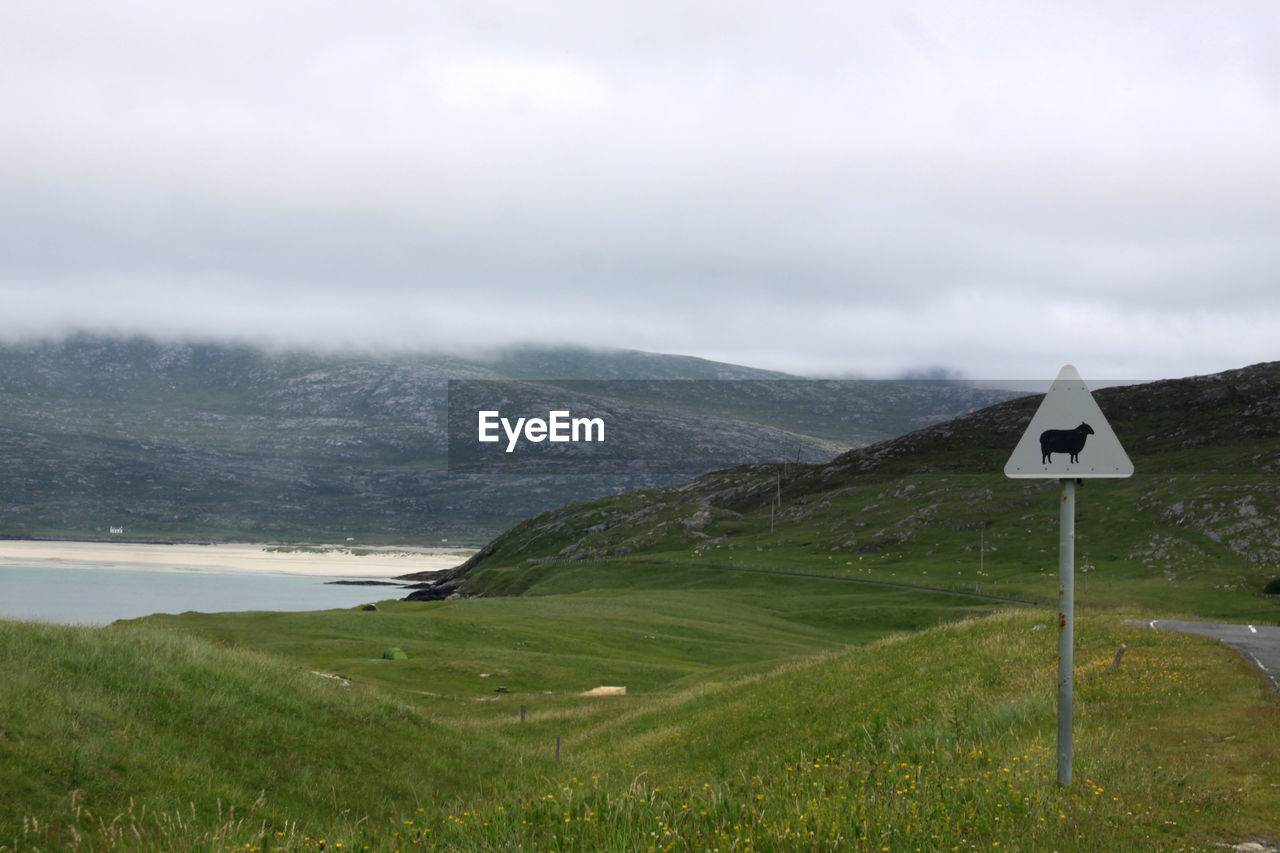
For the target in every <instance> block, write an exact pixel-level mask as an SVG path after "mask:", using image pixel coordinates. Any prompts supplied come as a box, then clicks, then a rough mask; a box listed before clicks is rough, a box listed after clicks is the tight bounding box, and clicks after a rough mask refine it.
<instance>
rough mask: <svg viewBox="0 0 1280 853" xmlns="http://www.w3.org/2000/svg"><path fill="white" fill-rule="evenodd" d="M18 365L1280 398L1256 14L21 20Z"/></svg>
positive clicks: (376, 7)
mask: <svg viewBox="0 0 1280 853" xmlns="http://www.w3.org/2000/svg"><path fill="white" fill-rule="evenodd" d="M0 114H2V115H3V116H4V119H3V122H4V123H3V132H2V133H0V338H3V339H9V340H12V339H15V338H24V337H32V336H39V335H46V334H57V333H62V332H65V331H67V330H72V329H89V330H99V331H112V332H145V333H152V334H157V335H161V336H182V335H190V336H198V337H202V338H236V339H246V340H253V341H260V340H261V341H271V342H274V343H278V344H286V345H298V344H302V345H320V346H325V347H382V348H386V347H391V348H401V349H437V348H445V349H455V348H458V347H463V346H468V347H471V346H495V345H501V344H506V343H513V342H567V343H575V344H585V345H599V346H614V347H627V348H635V349H644V350H652V351H658V352H672V353H684V354H690V355H699V356H703V357H707V358H714V359H720V360H725V361H732V362H737V363H741V364H748V365H752V366H757V367H767V368H774V369H779V370H788V371H793V372H799V373H807V374H814V375H838V374H846V373H858V374H863V375H892V374H895V373H897V372H899V371H902V370H907V369H911V368H920V367H926V366H930V365H944V366H947V367H949V368H952V369H955V370H958V371H962V372H963V373H964V374H966V375H969V376H974V377H990V376H999V377H1043V378H1052V377H1053V376H1054V375H1056V374H1057V371H1058V368H1059V367H1060V366H1061V365H1062V364H1064V363H1067V362H1071V363H1074V364H1075V365H1076V366H1077V367H1078V368H1079V369H1080V371H1081V373H1082V374H1083V375H1084V376H1085V378H1086V379H1089V378H1090V377H1091V376H1093V377H1099V378H1101V377H1109V378H1121V377H1131V378H1157V377H1166V376H1181V375H1187V374H1193V373H1208V372H1214V371H1218V370H1222V369H1227V368H1231V367H1238V366H1243V365H1245V364H1249V363H1253V362H1257V361H1267V360H1275V359H1280V15H1278V14H1277V4H1275V3H1273V2H1267V0H1257V2H1232V0H1223V1H1222V2H1215V3H1205V2H1199V0H1198V1H1197V2H1180V0H1160V2H1155V0H1152V2H1134V3H1115V2H1112V0H1107V1H1106V2H1092V3H1080V2H1070V3H1068V2H1062V3H1043V2H1026V0H1009V2H962V3H957V2H955V0H941V2H905V3H894V2H857V0H839V2H819V0H798V2H797V0H790V1H789V2H781V0H779V2H771V1H766V2H761V0H712V2H691V0H682V2H677V3H665V2H654V0H646V2H633V0H543V2H539V3H530V2H525V0H511V1H510V2H503V0H496V1H495V2H489V0H463V2H431V0H412V2H376V0H375V2H362V3H351V2H348V0H343V2H288V3H285V2H278V0H252V2H249V0H223V2H219V3H196V4H190V3H174V2H171V0H164V2H161V0H135V2H111V3H106V2H62V0H5V2H4V3H3V4H0Z"/></svg>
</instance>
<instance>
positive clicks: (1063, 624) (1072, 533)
mask: <svg viewBox="0 0 1280 853" xmlns="http://www.w3.org/2000/svg"><path fill="white" fill-rule="evenodd" d="M1058 482H1059V483H1060V484H1061V485H1062V506H1061V508H1060V509H1059V515H1058V526H1059V538H1058V784H1059V785H1070V784H1071V745H1072V738H1071V719H1072V715H1071V708H1072V687H1073V678H1072V676H1073V675H1074V672H1075V629H1076V617H1075V612H1076V607H1075V604H1076V602H1075V598H1076V577H1075V562H1076V481H1075V480H1071V479H1066V478H1063V479H1061V480H1059V481H1058Z"/></svg>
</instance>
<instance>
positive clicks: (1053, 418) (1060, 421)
mask: <svg viewBox="0 0 1280 853" xmlns="http://www.w3.org/2000/svg"><path fill="white" fill-rule="evenodd" d="M1055 457H1056V458H1055ZM1004 473H1005V476H1006V477H1011V478H1014V479H1020V478H1021V479H1032V478H1036V479H1057V481H1058V483H1059V485H1060V486H1061V489H1062V497H1061V501H1060V503H1061V506H1060V507H1059V514H1058V536H1059V539H1058V784H1059V785H1070V784H1071V753H1072V750H1071V747H1072V730H1071V720H1072V713H1071V712H1072V698H1073V697H1072V687H1073V683H1072V682H1073V676H1074V669H1075V598H1076V580H1075V562H1076V480H1077V479H1083V478H1085V477H1091V478H1101V477H1130V476H1132V475H1133V463H1132V462H1130V461H1129V456H1128V454H1126V453H1125V452H1124V448H1123V447H1121V446H1120V440H1119V439H1118V438H1116V434H1115V433H1114V432H1112V430H1111V426H1110V424H1108V423H1107V419H1106V417H1105V416H1104V415H1103V414H1102V410H1101V409H1099V408H1098V404H1097V403H1095V402H1094V400H1093V395H1092V394H1090V393H1089V389H1088V388H1086V387H1085V385H1084V380H1083V379H1081V378H1080V374H1079V373H1077V372H1076V369H1075V368H1074V367H1072V366H1071V365H1069V364H1068V365H1066V366H1065V367H1063V368H1062V371H1061V372H1060V373H1059V374H1058V378H1057V379H1055V380H1054V381H1053V385H1052V387H1050V388H1049V393H1048V394H1046V395H1045V397H1044V400H1043V401H1042V402H1041V403H1040V408H1039V409H1037V410H1036V413H1035V415H1034V416H1033V417H1032V418H1031V423H1030V424H1029V425H1028V426H1027V431H1026V432H1025V433H1023V435H1022V438H1021V439H1020V440H1019V441H1018V446H1017V447H1015V448H1014V450H1013V454H1012V455H1011V456H1010V457H1009V461H1008V462H1006V463H1005V466H1004Z"/></svg>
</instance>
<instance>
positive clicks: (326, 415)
mask: <svg viewBox="0 0 1280 853" xmlns="http://www.w3.org/2000/svg"><path fill="white" fill-rule="evenodd" d="M499 379H519V380H534V379H536V380H539V381H538V382H537V383H536V386H537V388H538V389H540V390H539V393H541V394H543V395H550V398H551V399H555V398H556V397H557V396H558V395H569V394H575V395H577V397H578V398H579V399H587V400H590V401H591V402H592V403H593V404H594V405H596V406H598V407H603V408H607V409H608V410H609V411H611V412H614V413H616V414H617V416H618V417H620V418H623V419H627V418H629V419H630V420H631V421H633V422H649V421H652V420H659V419H660V420H661V421H662V422H663V424H664V426H665V427H666V428H667V430H668V431H667V432H664V433H661V434H658V433H654V434H653V435H654V436H659V437H660V445H661V446H662V447H663V448H664V451H665V452H666V460H665V461H666V462H667V463H668V464H667V465H666V466H665V467H664V468H663V469H662V470H661V471H658V472H655V471H652V470H647V469H643V468H642V469H641V470H636V471H624V472H604V473H596V474H593V475H591V476H578V475H575V473H574V471H573V470H572V469H566V470H563V471H556V472H552V473H549V474H541V475H538V476H519V475H516V474H509V473H504V472H498V473H497V474H494V473H493V472H487V473H478V474H477V473H462V472H460V471H456V470H455V471H453V472H451V471H450V470H449V467H448V464H447V463H448V461H449V460H448V450H449V446H448V434H447V426H448V421H447V399H448V387H449V382H450V380H475V381H492V380H499ZM584 379H586V380H592V381H593V382H596V383H597V385H596V386H595V387H594V388H588V389H586V390H584V389H582V388H581V387H578V388H576V389H570V388H569V387H568V385H567V384H566V383H565V380H575V381H580V380H584ZM600 380H609V381H608V382H603V383H600ZM672 380H681V381H672ZM557 383H559V384H557ZM522 387H534V386H533V384H532V383H526V385H525V386H522ZM1008 396H1009V394H1008V393H1007V392H1003V393H1002V392H994V391H979V390H977V389H972V388H963V387H958V386H955V385H946V384H933V383H820V382H807V381H802V380H800V379H798V378H796V377H787V376H785V375H783V374H777V373H772V372H768V371H757V370H752V369H750V368H745V367H739V366H736V365H728V364H719V363H715V362H709V361H705V360H702V359H695V358H688V357H682V356H664V355H656V354H652V353H639V352H627V351H614V352H595V351H588V350H578V349H567V348H565V349H528V348H526V349H519V350H510V351H505V352H500V353H495V354H493V355H492V356H489V357H472V358H461V357H456V356H447V355H404V356H355V355H347V356H341V355H333V354H320V353H307V352H285V353H280V352H266V351H263V350H259V349H254V348H250V347H245V346H231V345H224V344H213V343H180V344H178V343H161V342H157V341H153V340H146V339H128V340H122V339H113V338H100V337H86V336H81V337H73V338H69V339H66V340H61V341H46V342H41V343H30V344H13V345H7V346H0V458H3V459H4V461H5V467H4V471H3V472H0V535H6V536H80V537H107V536H111V535H113V534H111V533H109V530H110V528H112V527H122V528H123V529H124V532H123V534H115V535H118V536H122V537H124V538H160V539H164V538H196V539H203V538H208V539H220V538H228V539H268V540H269V539H290V540H300V539H316V540H324V541H333V540H343V539H345V538H346V537H348V536H351V537H355V538H356V539H358V540H360V541H393V542H414V541H422V542H438V541H439V539H440V538H442V537H451V538H452V541H454V542H457V541H459V539H461V540H476V541H481V540H483V539H486V538H488V537H489V536H492V535H494V534H495V533H497V532H499V531H500V530H502V529H504V528H506V527H507V526H509V525H511V524H513V523H515V522H516V521H519V520H520V519H523V518H527V517H529V516H530V515H533V514H536V513H538V512H541V511H543V510H545V509H548V508H550V507H554V506H558V505H561V504H564V503H566V502H569V501H573V500H582V499H585V498H590V497H594V496H599V495H606V494H612V493H617V492H619V491H625V490H627V489H632V488H636V487H640V486H649V485H658V484H663V483H672V482H679V481H682V480H684V479H687V478H689V477H692V476H695V475H697V474H699V473H701V472H704V471H707V470H709V469H712V468H715V467H722V466H724V465H729V464H734V463H737V462H751V461H764V460H778V459H791V460H793V461H794V460H796V459H797V458H798V459H800V460H804V461H816V460H821V459H829V458H830V457H831V456H833V455H834V454H835V453H837V452H839V451H840V450H841V449H845V448H848V447H852V446H858V445H862V444H866V443H868V442H870V441H874V440H878V439H880V438H883V437H885V436H887V435H895V434H899V433H901V432H903V431H905V430H908V429H914V428H916V427H918V426H920V425H922V424H924V423H930V422H936V421H938V420H941V419H944V418H946V417H951V416H953V415H954V414H956V413H958V412H962V411H968V410H971V409H973V408H975V407H978V406H981V405H985V404H987V403H989V402H990V401H991V400H993V399H1001V398H1003V397H1008ZM726 435H727V436H730V437H731V438H730V440H725V436H726ZM651 438H652V436H651ZM672 448H675V449H676V450H672ZM707 448H714V449H715V452H714V453H709V452H708V451H707Z"/></svg>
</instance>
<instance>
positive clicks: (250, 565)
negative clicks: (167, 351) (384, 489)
mask: <svg viewBox="0 0 1280 853" xmlns="http://www.w3.org/2000/svg"><path fill="white" fill-rule="evenodd" d="M279 547H284V550H268V549H270V548H279ZM291 547H292V546H270V545H249V544H226V545H140V544H134V543H130V542H53V541H27V540H0V565H10V566H41V565H51V566H62V567H77V568H110V569H148V568H150V569H155V570H156V571H175V570H177V571H197V572H199V571H204V572H270V573H275V574H288V575H314V576H320V577H344V578H356V577H363V578H388V577H395V576H397V575H404V574H409V573H410V572H434V571H443V570H445V569H451V568H453V567H454V566H457V565H459V564H460V563H462V562H463V561H465V560H466V559H467V557H468V556H470V554H471V553H472V552H470V551H467V550H466V549H462V548H412V547H398V546H397V547H367V546H360V547H359V551H360V552H361V553H360V554H359V555H357V554H354V553H352V550H351V549H348V548H342V547H338V546H332V547H316V548H304V549H293V550H290V548H291Z"/></svg>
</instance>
